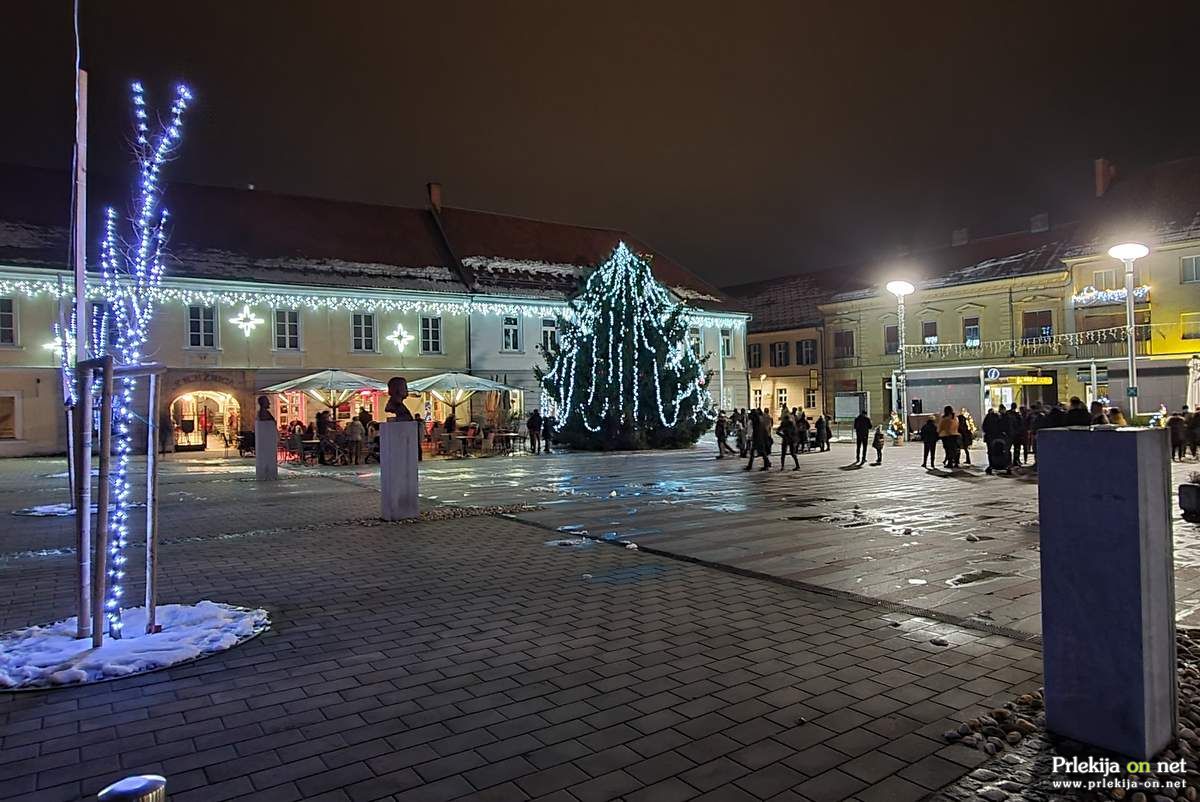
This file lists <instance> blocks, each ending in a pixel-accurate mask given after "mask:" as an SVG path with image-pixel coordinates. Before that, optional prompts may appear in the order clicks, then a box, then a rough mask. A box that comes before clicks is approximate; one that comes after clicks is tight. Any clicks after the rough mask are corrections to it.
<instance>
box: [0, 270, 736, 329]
mask: <svg viewBox="0 0 1200 802" xmlns="http://www.w3.org/2000/svg"><path fill="white" fill-rule="evenodd" d="M148 293H149V295H150V296H151V297H153V299H154V300H155V301H156V302H157V303H171V302H173V303H179V304H184V305H189V306H191V305H195V306H218V305H220V306H227V307H232V308H235V309H240V308H242V307H246V308H251V309H252V308H253V307H263V308H267V309H311V310H314V311H315V310H321V309H324V310H330V311H344V312H400V313H409V312H416V313H421V314H436V315H464V314H470V313H478V314H482V315H521V316H523V317H555V316H558V317H570V316H571V315H572V314H573V313H572V311H571V308H570V307H569V306H568V305H567V304H566V303H565V302H564V303H546V302H524V301H509V300H489V299H487V298H472V297H467V296H463V297H462V298H461V299H457V298H455V299H445V300H436V299H431V298H412V297H406V296H403V295H398V296H395V297H386V298H384V297H371V296H364V295H332V294H330V295H310V294H306V293H283V292H274V291H251V290H202V289H190V288H184V287H163V286H161V285H160V286H158V287H153V288H150V289H149V290H148ZM120 294H121V293H120V291H119V290H116V289H112V288H110V287H105V286H101V285H100V284H98V283H92V284H90V292H89V295H90V296H91V297H93V298H96V299H105V300H110V301H111V300H115V299H116V298H118V297H119V296H120ZM18 295H20V296H24V297H26V298H36V297H38V296H41V295H50V296H52V297H63V298H67V297H71V295H72V293H71V291H70V289H68V288H66V287H60V286H59V285H58V283H57V282H56V281H52V280H50V279H0V297H14V296H18ZM687 319H688V322H689V323H690V324H691V325H692V326H699V327H703V328H717V327H720V328H727V329H735V330H736V329H741V328H743V327H744V326H745V324H746V319H745V317H744V316H740V315H722V314H720V313H716V312H704V311H702V310H692V311H691V313H690V314H689V315H688V316H687Z"/></svg>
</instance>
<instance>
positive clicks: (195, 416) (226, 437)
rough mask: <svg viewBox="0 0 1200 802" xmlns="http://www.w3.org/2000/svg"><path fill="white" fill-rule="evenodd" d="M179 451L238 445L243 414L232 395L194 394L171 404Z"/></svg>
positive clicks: (184, 395) (181, 397)
mask: <svg viewBox="0 0 1200 802" xmlns="http://www.w3.org/2000/svg"><path fill="white" fill-rule="evenodd" d="M170 413H171V423H172V425H173V427H174V429H175V450H176V451H205V450H208V449H215V450H222V449H225V448H229V447H232V446H236V445H237V434H238V431H239V430H240V429H241V421H242V410H241V405H240V404H238V402H237V399H236V398H234V397H233V395H232V394H231V393H226V392H222V391H220V390H192V391H190V392H186V393H182V394H181V395H178V396H176V397H175V398H173V399H172V400H171V407H170Z"/></svg>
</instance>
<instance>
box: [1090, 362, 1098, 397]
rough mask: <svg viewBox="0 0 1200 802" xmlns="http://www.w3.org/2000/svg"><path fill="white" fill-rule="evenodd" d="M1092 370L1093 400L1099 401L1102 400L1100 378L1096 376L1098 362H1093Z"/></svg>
mask: <svg viewBox="0 0 1200 802" xmlns="http://www.w3.org/2000/svg"><path fill="white" fill-rule="evenodd" d="M1091 370H1092V375H1091V380H1092V400H1093V401H1099V400H1100V378H1099V376H1098V375H1097V374H1096V360H1094V359H1093V360H1092V364H1091Z"/></svg>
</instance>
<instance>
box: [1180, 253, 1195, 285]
mask: <svg viewBox="0 0 1200 802" xmlns="http://www.w3.org/2000/svg"><path fill="white" fill-rule="evenodd" d="M1179 266H1180V270H1181V272H1180V276H1179V280H1180V281H1182V282H1183V283H1184V284H1195V283H1196V282H1200V256H1185V257H1183V258H1182V259H1180V260H1179Z"/></svg>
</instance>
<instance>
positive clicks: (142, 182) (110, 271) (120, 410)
mask: <svg viewBox="0 0 1200 802" xmlns="http://www.w3.org/2000/svg"><path fill="white" fill-rule="evenodd" d="M131 88H132V91H133V115H134V130H135V145H134V155H135V157H136V159H137V164H138V171H139V184H138V186H137V189H136V191H135V194H134V204H133V207H132V208H133V211H134V214H133V218H132V219H131V220H130V223H131V229H132V238H131V239H130V240H129V241H127V242H120V241H119V240H118V237H117V213H116V211H114V210H113V209H112V208H109V209H107V210H105V215H104V238H103V240H102V242H101V244H100V272H101V277H102V287H103V294H104V298H105V300H106V302H105V304H104V305H103V307H102V311H100V312H99V315H100V317H101V320H100V321H98V323H99V325H97V321H93V323H92V331H93V338H94V339H93V343H92V345H93V353H95V354H101V353H106V352H107V353H111V354H112V355H113V357H114V361H116V363H117V364H121V365H136V364H139V363H140V362H141V358H142V347H143V346H144V345H145V343H146V337H147V333H148V332H149V328H150V321H151V320H152V319H153V317H154V309H155V302H156V300H157V292H156V291H157V290H158V289H159V288H160V283H161V281H162V273H163V245H164V244H165V242H166V236H167V222H168V219H169V214H168V212H167V210H166V209H162V208H160V207H161V202H162V188H161V186H160V184H159V179H160V173H161V171H162V168H163V166H164V165H165V164H166V162H167V160H168V158H169V157H170V156H171V154H172V153H173V152H174V151H175V148H176V147H177V146H178V144H179V139H180V137H181V136H182V133H183V127H182V126H183V113H184V111H185V110H186V109H187V105H188V101H190V100H191V97H192V96H191V93H190V92H189V91H188V89H187V87H185V86H179V87H177V88H176V91H175V99H174V101H173V102H172V103H171V109H170V112H169V114H168V115H167V119H166V120H165V121H164V122H162V123H161V124H160V125H159V126H158V130H157V131H155V132H153V133H152V132H151V131H150V126H149V124H148V123H147V120H148V118H149V115H148V114H147V112H146V98H145V91H144V89H143V88H142V85H141V84H140V83H134V84H133V85H132V87H131ZM110 326H111V327H113V329H114V336H113V337H110V336H109V334H108V328H109V327H110ZM135 387H136V380H135V379H134V378H131V377H126V378H122V379H121V381H120V388H119V390H117V391H116V392H115V393H114V399H113V441H114V443H115V448H114V450H115V452H116V455H115V456H116V460H115V465H114V467H113V469H112V473H111V475H110V479H109V481H110V483H111V485H112V494H111V495H112V508H111V510H110V512H109V524H108V525H109V553H108V577H107V578H108V588H107V595H106V597H105V599H104V614H105V618H106V619H107V621H108V632H109V637H112V638H114V639H116V638H120V637H121V598H122V596H123V595H124V587H123V585H124V579H125V562H126V559H125V549H126V547H127V546H128V542H129V509H130V501H131V499H130V484H129V460H130V455H131V452H132V446H133V443H132V440H133V425H134V411H133V393H134V389H135ZM152 414H153V413H152Z"/></svg>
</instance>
